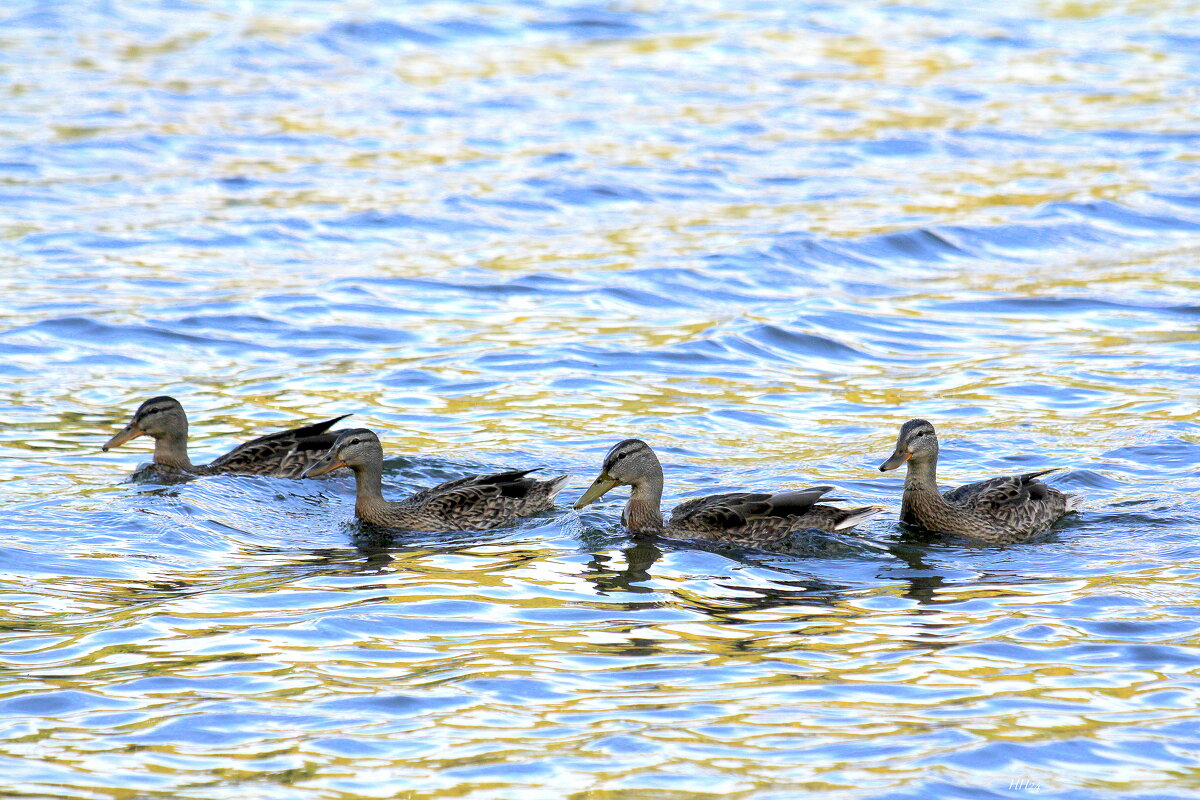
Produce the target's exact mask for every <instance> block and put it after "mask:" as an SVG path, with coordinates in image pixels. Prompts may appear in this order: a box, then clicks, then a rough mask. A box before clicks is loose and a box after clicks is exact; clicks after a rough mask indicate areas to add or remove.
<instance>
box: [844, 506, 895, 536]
mask: <svg viewBox="0 0 1200 800" xmlns="http://www.w3.org/2000/svg"><path fill="white" fill-rule="evenodd" d="M880 511H883V508H882V507H881V506H863V507H862V508H851V509H847V510H846V513H845V516H843V517H842V518H841V519H840V520H838V521H837V523H836V524H835V525H834V526H833V529H834V530H835V531H844V530H846V529H847V528H853V527H854V526H855V525H857V524H859V523H860V522H866V521H867V520H869V519H870V518H871V517H873V516H875V515H876V514H878V513H879V512H880Z"/></svg>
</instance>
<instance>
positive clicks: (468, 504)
mask: <svg viewBox="0 0 1200 800" xmlns="http://www.w3.org/2000/svg"><path fill="white" fill-rule="evenodd" d="M339 467H347V468H349V469H350V470H351V471H353V473H354V482H355V500H354V514H355V516H356V517H358V519H359V520H361V521H362V522H365V523H367V524H368V525H373V526H376V527H380V528H394V529H397V530H405V531H417V532H425V533H442V532H447V531H463V530H490V529H492V528H498V527H500V526H502V525H507V524H509V523H511V522H513V521H514V520H516V519H517V518H519V517H525V516H529V515H531V514H537V513H539V512H542V511H546V510H549V509H551V508H553V507H554V497H555V495H557V494H558V493H559V492H560V491H562V489H563V486H564V485H565V484H566V482H567V480H568V476H566V475H559V476H558V477H556V478H550V479H549V480H536V479H534V478H531V477H529V475H530V473H533V472H537V471H538V469H540V468H535V469H525V470H510V471H507V472H495V473H491V474H485V475H467V476H464V477H462V478H456V479H454V480H450V481H446V482H445V483H440V484H438V485H437V486H432V487H430V488H428V489H422V490H421V491H419V492H416V493H415V494H412V495H409V496H408V497H406V498H405V499H403V500H400V501H391V500H386V499H384V497H383V445H382V444H381V443H380V441H379V436H378V435H377V434H376V433H375V432H374V431H370V430H367V429H366V428H347V429H346V430H344V431H341V432H339V434H338V437H337V439H336V440H335V441H334V442H333V445H332V446H331V447H330V448H329V451H328V452H327V453H325V455H324V456H322V457H321V459H320V460H319V461H317V462H316V463H315V464H313V465H311V466H310V467H308V469H306V470H305V471H304V474H303V475H302V476H301V477H306V478H315V477H317V476H319V475H324V474H326V473H328V472H331V471H333V470H335V469H338V468H339Z"/></svg>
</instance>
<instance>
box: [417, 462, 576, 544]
mask: <svg viewBox="0 0 1200 800" xmlns="http://www.w3.org/2000/svg"><path fill="white" fill-rule="evenodd" d="M536 471H537V470H536V469H526V470H510V471H508V472H497V473H494V474H490V475H468V476H467V477H465V478H458V479H457V480H453V481H446V482H445V483H443V484H439V485H438V486H434V487H432V488H429V489H425V490H422V491H420V492H417V493H416V494H415V495H413V496H412V497H410V498H409V499H408V500H407V501H405V505H416V506H419V510H418V511H417V512H416V513H418V514H420V515H421V516H427V517H430V518H436V519H439V520H442V521H444V522H445V524H446V525H447V526H448V527H449V528H457V529H460V530H467V529H479V530H486V529H488V528H495V527H497V526H500V525H503V524H505V523H508V522H511V521H512V520H513V519H515V518H517V517H519V516H522V515H525V514H533V513H536V512H538V511H542V510H543V509H546V508H549V507H550V506H551V505H552V504H553V502H554V496H555V495H556V494H558V492H559V491H561V489H562V487H563V485H564V484H565V483H566V482H567V476H566V475H560V476H558V477H556V478H551V479H550V480H546V481H539V480H535V479H534V478H530V477H528V476H529V473H531V472H536Z"/></svg>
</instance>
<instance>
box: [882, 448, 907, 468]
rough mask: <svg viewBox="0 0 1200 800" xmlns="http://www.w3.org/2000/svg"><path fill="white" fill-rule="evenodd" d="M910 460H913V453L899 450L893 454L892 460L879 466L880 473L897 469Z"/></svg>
mask: <svg viewBox="0 0 1200 800" xmlns="http://www.w3.org/2000/svg"><path fill="white" fill-rule="evenodd" d="M910 458H912V453H908V452H905V451H903V450H897V451H896V452H894V453H892V457H891V458H889V459H888V460H887V461H885V462H883V463H882V464H880V465H879V471H880V472H887V471H888V470H891V469H895V468H896V467H898V466H900V465H901V464H903V463H904V462H905V461H908V460H909V459H910Z"/></svg>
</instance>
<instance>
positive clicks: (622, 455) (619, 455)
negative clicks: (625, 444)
mask: <svg viewBox="0 0 1200 800" xmlns="http://www.w3.org/2000/svg"><path fill="white" fill-rule="evenodd" d="M627 455H629V454H628V453H617V461H620V460H621V459H622V458H624V457H625V456H627Z"/></svg>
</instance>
